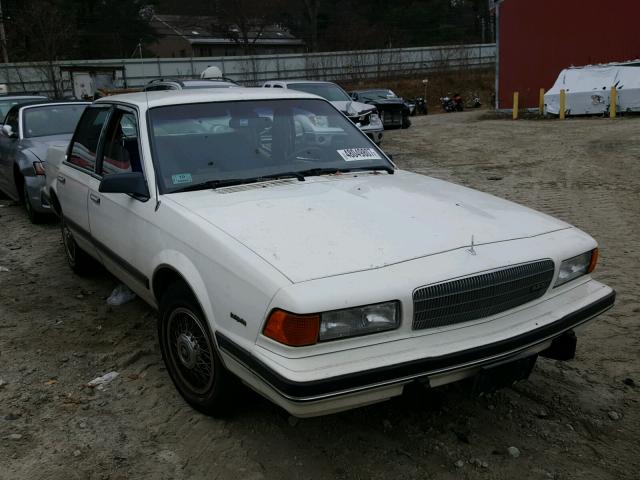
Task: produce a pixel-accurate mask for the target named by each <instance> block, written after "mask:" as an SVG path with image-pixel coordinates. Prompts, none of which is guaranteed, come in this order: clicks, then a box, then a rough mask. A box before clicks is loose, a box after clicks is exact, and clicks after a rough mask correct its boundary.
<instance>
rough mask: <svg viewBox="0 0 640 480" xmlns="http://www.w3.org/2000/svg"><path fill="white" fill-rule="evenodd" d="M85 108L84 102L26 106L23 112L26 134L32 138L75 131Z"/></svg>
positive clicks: (23, 125)
mask: <svg viewBox="0 0 640 480" xmlns="http://www.w3.org/2000/svg"><path fill="white" fill-rule="evenodd" d="M85 108H86V105H83V104H68V105H43V106H41V107H29V108H25V109H24V111H23V113H22V118H23V120H22V131H23V132H24V136H25V138H30V137H46V136H48V135H61V134H68V133H73V131H74V130H75V129H76V125H77V124H78V120H79V119H80V115H82V112H83V111H84V109H85Z"/></svg>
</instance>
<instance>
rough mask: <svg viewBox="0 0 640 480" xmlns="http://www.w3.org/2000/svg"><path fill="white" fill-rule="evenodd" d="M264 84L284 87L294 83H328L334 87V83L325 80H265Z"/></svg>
mask: <svg viewBox="0 0 640 480" xmlns="http://www.w3.org/2000/svg"><path fill="white" fill-rule="evenodd" d="M264 83H284V84H285V85H294V84H296V83H318V84H320V83H330V84H332V85H336V84H335V83H334V82H328V81H325V80H267V81H266V82H264Z"/></svg>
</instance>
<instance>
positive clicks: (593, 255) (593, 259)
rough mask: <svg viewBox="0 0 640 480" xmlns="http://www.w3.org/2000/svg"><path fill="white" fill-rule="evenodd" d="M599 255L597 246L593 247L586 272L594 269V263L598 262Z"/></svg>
mask: <svg viewBox="0 0 640 480" xmlns="http://www.w3.org/2000/svg"><path fill="white" fill-rule="evenodd" d="M599 255H600V251H599V250H598V249H597V248H594V249H593V250H592V251H591V262H589V268H588V269H587V273H591V272H593V271H594V270H595V269H596V264H597V263H598V256H599Z"/></svg>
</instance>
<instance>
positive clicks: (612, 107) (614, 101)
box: [609, 85, 618, 118]
mask: <svg viewBox="0 0 640 480" xmlns="http://www.w3.org/2000/svg"><path fill="white" fill-rule="evenodd" d="M617 109H618V91H617V90H616V87H615V85H614V86H613V87H611V102H610V103H609V117H611V118H616V113H617V112H616V110H617Z"/></svg>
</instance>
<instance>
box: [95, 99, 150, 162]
mask: <svg viewBox="0 0 640 480" xmlns="http://www.w3.org/2000/svg"><path fill="white" fill-rule="evenodd" d="M105 138H106V140H105V142H104V148H103V149H102V153H103V156H102V165H101V167H100V172H99V173H100V175H107V174H113V173H126V172H142V163H141V161H140V148H139V144H138V121H137V119H136V116H135V114H134V113H133V112H129V111H126V110H120V109H117V110H115V111H114V113H113V115H112V116H111V120H110V121H109V126H108V127H107V133H106V135H105Z"/></svg>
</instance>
